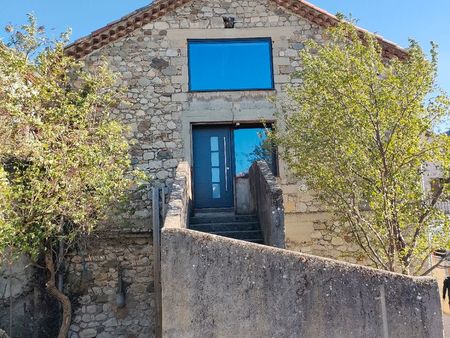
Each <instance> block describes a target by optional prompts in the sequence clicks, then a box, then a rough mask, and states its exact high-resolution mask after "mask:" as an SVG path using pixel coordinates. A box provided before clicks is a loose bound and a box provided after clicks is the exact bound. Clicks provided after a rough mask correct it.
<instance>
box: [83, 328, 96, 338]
mask: <svg viewBox="0 0 450 338" xmlns="http://www.w3.org/2000/svg"><path fill="white" fill-rule="evenodd" d="M79 336H80V338H95V337H96V336H97V330H96V329H92V328H90V329H85V330H82V331H80V333H79Z"/></svg>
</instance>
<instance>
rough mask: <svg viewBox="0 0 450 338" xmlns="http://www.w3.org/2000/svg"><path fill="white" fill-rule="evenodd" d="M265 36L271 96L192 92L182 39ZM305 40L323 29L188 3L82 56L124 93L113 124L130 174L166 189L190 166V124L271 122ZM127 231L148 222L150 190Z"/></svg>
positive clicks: (274, 9) (269, 7)
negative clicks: (123, 133) (105, 66)
mask: <svg viewBox="0 0 450 338" xmlns="http://www.w3.org/2000/svg"><path fill="white" fill-rule="evenodd" d="M224 15H229V16H234V17H235V18H236V24H235V28H234V29H228V30H225V29H224V28H223V19H222V16H224ZM242 37H271V38H272V41H273V62H274V81H275V91H242V92H215V93H190V92H189V90H188V67H187V39H189V38H242ZM308 38H316V39H322V35H321V28H320V27H318V26H316V25H315V24H312V23H310V22H309V21H307V20H306V19H303V18H301V17H299V16H297V15H294V14H292V13H290V12H289V11H287V10H284V9H281V8H280V7H279V6H278V5H276V4H275V3H274V2H273V1H269V0H255V1H231V0H225V1H219V0H213V1H207V2H206V1H200V0H194V1H191V2H189V3H188V4H186V5H184V6H182V7H180V8H178V9H176V10H174V11H172V12H169V13H168V14H166V15H165V16H163V17H162V18H159V19H157V20H156V21H154V22H151V23H149V24H147V25H144V26H143V27H141V28H140V29H138V30H136V31H134V32H132V33H130V34H129V35H128V36H126V37H123V38H121V39H119V40H117V41H115V42H113V43H110V44H108V45H106V46H104V47H102V48H101V49H99V50H97V51H94V52H93V53H91V54H90V55H88V56H86V57H85V60H86V62H87V64H88V65H89V66H91V67H95V65H96V64H97V62H98V61H99V60H101V59H102V58H103V57H105V58H106V60H107V61H108V62H109V64H110V66H111V68H112V70H113V71H116V72H117V74H118V80H117V85H120V86H123V87H125V88H126V92H127V101H128V102H127V103H123V104H122V105H121V106H120V107H118V109H116V110H115V111H114V114H113V118H116V119H118V120H120V121H123V122H124V123H125V124H127V125H128V126H129V127H130V129H131V130H130V134H129V139H130V141H131V142H132V143H133V148H132V151H131V155H132V161H133V164H134V166H135V167H137V168H140V169H143V170H144V171H146V172H147V173H149V174H150V175H152V176H153V177H154V182H153V183H154V184H165V185H166V186H168V187H170V186H171V184H172V183H173V181H174V175H175V168H176V167H177V165H178V163H179V162H180V161H181V160H186V161H188V162H189V163H190V164H191V128H192V124H195V123H205V122H207V123H208V122H209V123H214V122H220V123H230V124H233V123H238V122H239V123H245V122H260V121H261V120H265V121H274V120H275V113H276V112H277V111H278V110H279V109H280V107H279V106H278V104H274V103H272V102H270V101H269V100H268V98H269V97H271V96H273V95H282V90H283V89H284V88H285V87H286V86H287V85H289V84H293V85H295V84H296V83H299V81H300V80H299V79H298V78H295V77H293V78H291V77H290V76H289V74H291V73H292V72H293V71H295V70H299V69H300V64H299V57H298V51H299V50H300V49H302V48H303V44H302V43H303V42H304V41H305V40H306V39H308ZM133 197H134V203H133V206H132V209H131V215H130V216H129V218H128V219H127V220H126V221H127V222H128V224H130V225H134V226H139V225H141V224H147V225H148V224H150V223H151V196H150V194H149V191H143V192H139V193H136V194H135V196H133Z"/></svg>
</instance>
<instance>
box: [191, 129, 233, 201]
mask: <svg viewBox="0 0 450 338" xmlns="http://www.w3.org/2000/svg"><path fill="white" fill-rule="evenodd" d="M192 136H193V137H192V138H193V153H194V154H193V155H194V205H195V208H196V209H204V208H231V207H233V200H234V198H233V181H232V168H231V163H232V159H231V144H230V140H231V129H230V128H228V127H194V128H193V135H192Z"/></svg>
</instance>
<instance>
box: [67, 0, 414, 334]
mask: <svg viewBox="0 0 450 338" xmlns="http://www.w3.org/2000/svg"><path fill="white" fill-rule="evenodd" d="M336 22H337V19H336V18H335V17H334V16H333V15H331V14H329V13H327V12H325V11H323V10H321V9H319V8H317V7H315V6H313V5H311V4H309V3H307V2H305V1H301V0H220V1H219V0H209V1H204V0H159V1H155V2H153V3H152V4H150V5H149V6H146V7H144V8H141V9H138V10H136V11H135V12H133V13H131V14H129V15H127V16H125V17H123V18H121V19H119V20H117V21H115V22H113V23H111V24H109V25H107V26H105V27H103V28H100V29H98V30H97V31H95V32H93V33H92V34H90V35H89V36H86V37H84V38H81V39H79V40H77V41H75V42H74V43H73V44H71V45H70V46H68V47H67V53H68V54H69V55H72V56H74V57H76V58H78V59H82V60H84V61H85V62H86V65H87V66H88V67H96V65H97V64H98V63H99V62H100V61H102V60H103V59H106V60H107V62H108V63H109V65H110V67H111V69H112V70H113V71H115V72H116V73H117V74H118V79H117V86H121V87H124V88H126V95H127V102H126V103H123V104H121V105H120V106H119V107H118V108H117V109H116V110H115V111H114V114H113V118H115V119H118V120H120V121H122V122H123V123H125V124H126V125H128V126H129V127H130V134H129V139H130V142H131V143H132V150H131V157H132V163H133V165H134V166H135V167H136V168H140V169H142V170H144V171H145V172H147V173H149V174H151V176H152V177H153V178H154V180H153V184H154V185H156V186H163V187H166V188H168V189H167V191H169V192H170V190H171V189H172V186H173V184H174V182H175V179H176V177H175V175H176V169H177V167H178V165H179V164H180V163H181V162H183V161H186V162H187V163H188V164H189V167H190V171H191V173H192V192H191V193H192V204H191V207H192V208H191V209H192V210H190V212H192V214H193V216H194V217H195V216H196V213H197V212H198V213H199V214H205V209H210V208H213V209H214V211H215V213H216V214H217V212H220V213H221V214H222V215H221V216H223V217H229V214H233V215H236V214H238V215H243V216H242V217H243V218H242V219H245V217H248V220H249V222H248V223H251V222H252V221H253V220H254V218H252V217H254V214H255V212H256V210H255V203H256V202H255V200H254V198H252V196H253V195H252V189H253V188H252V182H251V180H250V179H249V169H250V165H251V163H252V162H253V161H254V160H257V159H264V160H266V161H267V162H269V164H270V166H271V168H270V169H271V170H272V172H273V174H274V175H275V177H276V180H277V182H278V184H279V185H280V186H281V188H282V199H283V201H284V213H285V215H284V226H285V235H286V236H285V240H286V247H287V248H288V249H292V250H296V251H302V252H305V253H312V254H316V255H319V256H327V257H334V258H343V259H345V257H343V256H342V253H343V252H348V251H355V250H356V248H354V247H353V246H352V245H350V244H348V243H347V241H346V239H345V238H339V237H336V236H331V234H330V233H329V232H328V230H327V223H329V222H331V221H330V216H329V215H328V214H327V212H326V211H325V210H323V209H322V208H321V206H320V205H317V203H315V202H314V200H313V196H312V194H311V192H308V191H305V190H304V189H303V187H302V185H301V184H300V183H299V182H297V181H296V180H295V179H293V178H292V177H291V176H290V175H289V173H288V172H287V170H286V167H285V164H284V163H283V161H282V160H281V159H280V158H278V157H277V154H276V151H275V150H274V149H269V151H268V150H267V148H266V147H265V142H264V130H265V128H270V127H271V126H272V125H273V124H276V123H277V118H276V116H277V112H280V111H281V110H282V107H281V105H280V104H279V102H280V101H281V100H282V99H283V95H284V94H283V93H284V90H285V89H286V88H287V86H295V85H297V84H298V83H300V81H301V79H299V78H297V77H296V76H295V71H298V70H300V69H301V63H300V59H299V55H298V53H299V51H300V50H301V49H302V48H303V47H304V45H303V44H304V42H305V41H306V40H307V39H316V40H317V41H322V39H323V30H324V29H325V28H327V27H329V26H330V25H333V24H335V23H336ZM379 41H380V43H381V45H382V46H383V49H384V53H385V55H386V56H387V57H399V58H403V57H405V55H406V52H405V51H404V50H403V49H401V48H400V47H398V46H396V45H394V44H393V43H391V42H388V41H386V40H384V39H382V38H379ZM273 97H275V98H277V99H281V100H272V99H271V98H273ZM269 148H270V147H269ZM166 198H168V196H166ZM151 210H152V200H151V193H150V190H147V191H143V192H139V193H136V194H134V198H133V208H132V212H131V213H130V215H128V216H127V217H126V218H124V219H122V220H120V221H118V222H115V223H117V224H112V222H111V226H110V228H108V229H106V231H103V232H101V233H98V234H95V235H93V237H92V238H91V239H89V240H88V241H87V242H86V245H85V246H84V247H80V248H78V250H77V251H76V252H74V254H73V256H72V257H71V265H70V267H69V271H68V278H67V279H68V283H67V285H66V287H67V288H68V290H69V292H70V293H71V294H73V295H74V296H73V299H74V300H75V314H74V320H73V325H72V328H71V334H72V337H80V338H87V337H98V338H102V337H103V338H106V337H127V338H132V337H149V336H152V334H153V332H154V325H155V323H154V317H155V312H154V311H155V299H154V284H153V260H154V257H153V254H152V234H151V227H152V224H151V223H152V222H151V219H152V212H151ZM224 213H225V214H227V215H226V216H224V215H223V214H224ZM206 214H207V213H206ZM203 217H205V216H204V215H203ZM206 217H208V216H206ZM235 219H237V218H236V217H235ZM227 221H228V218H227ZM239 225H240V224H235V226H239ZM247 225H248V224H247ZM251 229H252V230H251V231H254V229H253V228H251ZM222 230H223V229H222ZM246 239H252V240H255V241H263V238H262V237H261V238H252V237H246ZM348 260H350V261H351V262H357V260H356V259H355V258H354V257H351V258H348ZM120 284H123V285H122V286H123V287H125V288H126V289H127V299H126V302H127V305H126V306H125V307H121V306H119V305H118V302H117V296H118V295H117V294H118V291H117V290H118V288H119V285H120Z"/></svg>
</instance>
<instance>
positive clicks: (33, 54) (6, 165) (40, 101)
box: [0, 16, 135, 257]
mask: <svg viewBox="0 0 450 338" xmlns="http://www.w3.org/2000/svg"><path fill="white" fill-rule="evenodd" d="M7 30H8V32H9V33H10V35H11V39H10V41H9V42H8V43H2V42H0V252H4V251H5V250H6V248H9V249H12V251H14V252H15V253H26V254H30V255H31V256H33V257H37V256H38V255H39V254H41V253H43V252H44V251H45V250H49V249H50V248H52V246H53V245H54V244H55V243H56V241H58V240H59V239H61V238H63V239H64V240H65V241H66V243H68V244H70V243H71V242H73V241H74V240H76V239H77V238H78V237H79V235H80V234H85V233H89V232H90V231H92V229H93V228H94V227H95V226H96V225H97V224H98V222H99V221H101V220H102V219H104V218H105V216H106V213H107V211H108V208H109V207H110V206H111V205H112V204H113V203H115V202H117V201H119V200H121V199H122V198H123V197H124V195H125V192H126V191H127V189H129V188H130V187H131V186H132V184H134V180H135V176H133V175H132V173H131V171H130V160H129V156H128V150H129V146H128V143H127V141H126V138H125V131H126V130H125V129H124V126H122V125H121V124H120V123H118V122H116V121H113V120H112V119H110V118H109V113H110V112H111V109H112V108H113V107H114V106H116V104H117V103H118V102H119V101H120V100H121V99H122V94H121V91H120V90H117V89H115V88H116V87H115V86H114V83H115V78H114V76H113V75H112V74H111V73H110V72H109V71H108V68H107V65H106V64H105V63H102V64H100V65H98V67H97V68H96V69H95V71H91V72H88V71H87V70H86V69H85V67H84V65H83V63H82V62H79V61H76V60H74V59H73V58H70V57H68V56H66V55H65V54H64V45H65V43H66V41H67V40H66V37H67V35H63V36H62V38H61V39H59V40H58V41H50V40H48V39H47V38H45V31H44V29H43V28H42V27H40V28H38V27H36V21H35V19H34V18H33V17H32V16H30V17H29V24H28V25H25V26H22V27H21V29H19V30H18V31H15V30H14V28H13V27H8V28H7ZM62 226H63V228H62Z"/></svg>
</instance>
